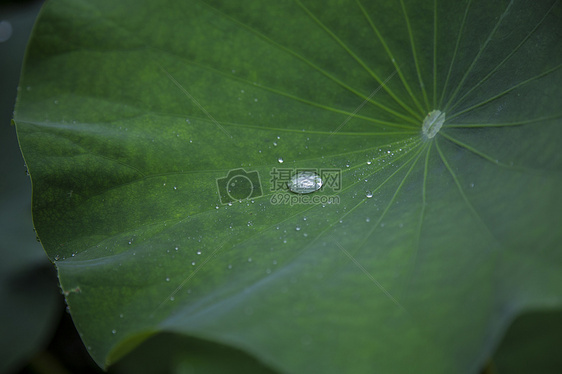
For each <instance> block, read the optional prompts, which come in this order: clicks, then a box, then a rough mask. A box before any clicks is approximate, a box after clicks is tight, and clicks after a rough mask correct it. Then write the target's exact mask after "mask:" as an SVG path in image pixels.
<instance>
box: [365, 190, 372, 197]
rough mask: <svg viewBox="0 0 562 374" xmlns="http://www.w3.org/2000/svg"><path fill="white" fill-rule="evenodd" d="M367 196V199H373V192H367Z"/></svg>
mask: <svg viewBox="0 0 562 374" xmlns="http://www.w3.org/2000/svg"><path fill="white" fill-rule="evenodd" d="M365 196H367V198H368V199H370V198H371V197H373V193H372V192H371V191H367V193H366V194H365Z"/></svg>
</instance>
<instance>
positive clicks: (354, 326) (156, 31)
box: [15, 0, 562, 373]
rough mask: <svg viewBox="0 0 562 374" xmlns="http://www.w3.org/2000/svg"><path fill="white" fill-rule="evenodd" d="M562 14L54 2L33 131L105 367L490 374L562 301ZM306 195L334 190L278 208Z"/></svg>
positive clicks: (25, 98)
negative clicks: (212, 364) (222, 352)
mask: <svg viewBox="0 0 562 374" xmlns="http://www.w3.org/2000/svg"><path fill="white" fill-rule="evenodd" d="M560 14H561V6H560V3H559V2H558V1H544V2H538V3H537V2H531V1H522V0H520V1H515V0H514V1H509V2H508V1H497V2H488V1H482V0H472V1H447V2H445V1H433V2H431V1H417V0H402V1H390V2H367V1H343V0H337V1H336V0H333V1H322V2H320V1H298V0H296V1H284V2H278V3H275V4H274V3H271V2H256V1H237V2H226V1H213V0H208V1H189V2H185V3H177V2H172V1H168V2H155V1H149V0H146V1H135V2H132V1H122V2H120V3H119V4H117V5H116V4H115V3H114V2H110V1H102V0H98V1H92V2H81V1H71V0H60V1H52V2H50V3H49V4H48V5H47V6H46V7H45V9H44V11H43V13H42V16H41V19H40V21H39V22H38V24H37V25H36V29H35V32H34V37H33V39H32V40H31V43H30V46H29V50H28V55H27V61H26V65H25V71H24V75H23V78H22V79H23V81H22V86H23V87H27V88H28V89H26V90H23V91H22V92H21V94H20V96H19V100H18V104H17V108H16V109H17V110H16V114H15V121H16V123H17V126H18V133H19V137H20V142H21V147H22V150H23V154H24V156H25V158H26V162H27V164H28V165H29V169H30V172H31V175H32V178H33V183H34V219H35V225H36V228H37V232H38V234H39V236H40V238H41V240H42V243H43V245H44V247H45V249H46V251H47V253H48V255H49V257H50V258H51V259H53V260H55V261H56V265H57V268H58V271H59V276H60V281H61V285H62V288H63V289H64V290H65V292H66V293H67V302H68V303H69V305H70V308H71V312H72V315H73V318H74V320H75V322H76V324H77V327H78V329H79V331H80V332H81V334H82V336H83V339H84V342H85V344H86V346H87V347H88V349H89V350H90V352H91V354H92V356H93V357H94V359H95V360H96V361H97V362H98V363H99V364H100V365H102V366H103V365H108V364H112V363H113V362H115V361H116V360H118V359H119V358H120V357H121V356H122V355H124V354H125V353H127V352H128V351H129V350H130V349H133V348H134V347H135V346H136V345H138V344H140V343H141V342H142V341H143V340H145V339H146V338H147V337H148V336H150V335H152V334H154V333H157V332H160V331H167V332H174V333H180V334H185V335H187V336H190V337H194V338H202V339H205V340H209V341H213V342H217V343H220V344H225V345H230V346H232V347H236V348H237V349H240V350H243V351H245V352H247V353H249V354H251V355H253V356H254V357H256V358H258V359H259V360H260V361H262V362H263V363H265V364H266V365H268V366H269V367H271V368H272V369H274V370H277V371H279V372H286V373H290V372H307V371H310V370H311V369H313V368H314V371H316V372H323V373H330V372H342V370H344V371H346V372H357V373H359V372H396V373H398V372H411V366H410V365H411V362H416V365H417V367H418V368H419V371H420V372H452V371H453V372H466V373H470V372H476V371H477V370H478V369H479V367H481V366H482V365H483V363H484V361H485V360H486V358H487V357H489V356H490V355H491V352H492V350H493V349H494V347H495V344H496V343H497V342H498V340H499V338H500V336H501V333H502V332H503V330H504V329H505V326H506V325H507V323H508V322H509V321H510V320H511V319H512V318H513V316H514V315H515V314H516V313H518V312H519V311H520V310H521V309H522V308H523V307H529V306H535V307H544V306H556V307H560V302H561V301H562V298H561V292H560V291H561V286H560V285H561V284H562V272H561V271H560V268H561V264H562V256H561V251H560V249H561V242H562V234H561V232H560V229H559V228H560V223H561V221H562V220H561V216H562V214H561V211H562V210H561V209H562V201H561V199H560V198H559V189H560V187H559V186H560V182H561V181H562V173H561V170H562V158H561V157H560V155H559V141H560V139H561V135H562V127H561V125H562V124H561V121H560V118H561V117H562V112H561V111H560V106H559V103H560V98H562V71H561V69H560V67H561V66H562V53H561V45H560V37H561V36H562V27H561V25H562V23H561V22H560ZM433 110H439V111H441V112H442V113H444V115H445V121H444V123H443V126H442V128H441V129H440V130H439V131H438V132H437V133H436V135H435V136H434V137H428V136H427V135H424V134H423V132H422V123H423V122H424V119H425V118H426V116H427V115H428V114H429V113H430V112H432V111H433ZM281 169H285V170H287V169H288V170H289V173H290V172H294V171H295V170H296V169H312V170H315V171H317V172H318V174H319V175H322V176H323V182H324V186H323V188H322V189H321V190H320V191H317V192H313V193H311V194H306V195H304V194H303V195H298V194H294V193H291V192H290V191H287V190H277V189H276V188H277V187H279V185H278V182H279V181H280V180H281V181H283V180H284V179H283V178H281V176H282V175H281V174H279V173H281V172H282V170H281ZM280 170H281V171H280ZM326 170H328V171H330V173H332V174H326ZM334 173H335V174H334ZM236 176H238V177H236ZM339 176H341V183H339V184H338V183H336V182H338V181H339V179H338V177H339ZM232 183H235V184H236V183H237V185H236V186H233V185H232ZM282 185H283V184H282V183H281V186H282ZM229 188H230V191H231V193H229V192H228V190H229ZM305 198H307V199H308V200H306V201H305ZM237 199H240V201H237ZM283 199H287V200H283ZM313 199H314V200H315V201H312V200H313ZM228 200H234V201H232V202H231V203H230V204H228V203H226V202H228ZM296 200H298V201H296ZM311 202H312V203H311ZM225 203H226V204H225Z"/></svg>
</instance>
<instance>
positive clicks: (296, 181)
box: [288, 171, 323, 194]
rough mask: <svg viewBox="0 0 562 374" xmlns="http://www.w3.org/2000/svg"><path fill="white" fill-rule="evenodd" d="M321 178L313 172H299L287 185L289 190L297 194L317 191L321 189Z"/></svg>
mask: <svg viewBox="0 0 562 374" xmlns="http://www.w3.org/2000/svg"><path fill="white" fill-rule="evenodd" d="M322 183H323V182H322V178H320V176H319V175H318V174H316V173H314V172H310V171H301V172H299V173H297V174H296V175H294V176H293V178H291V180H290V181H289V183H288V186H289V190H291V191H292V192H295V193H299V194H306V193H311V192H314V191H318V190H319V189H320V188H321V187H322Z"/></svg>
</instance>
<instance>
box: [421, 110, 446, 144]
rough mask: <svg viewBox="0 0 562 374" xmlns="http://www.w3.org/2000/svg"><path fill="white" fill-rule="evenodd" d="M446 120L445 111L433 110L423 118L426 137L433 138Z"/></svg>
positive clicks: (423, 131) (424, 135)
mask: <svg viewBox="0 0 562 374" xmlns="http://www.w3.org/2000/svg"><path fill="white" fill-rule="evenodd" d="M444 122H445V113H443V112H442V111H440V110H433V111H431V112H429V113H428V115H427V116H426V117H425V119H424V120H423V124H422V134H423V137H424V138H425V139H431V138H433V137H434V136H435V134H437V133H438V132H439V130H440V129H441V126H443V123H444Z"/></svg>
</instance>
